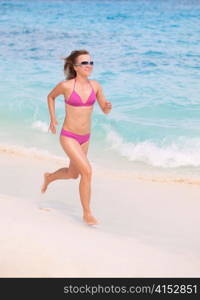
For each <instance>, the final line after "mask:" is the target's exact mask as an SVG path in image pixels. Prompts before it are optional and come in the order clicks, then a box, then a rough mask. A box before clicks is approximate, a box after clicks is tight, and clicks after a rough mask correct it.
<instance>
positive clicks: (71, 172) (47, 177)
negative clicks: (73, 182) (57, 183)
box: [41, 161, 79, 193]
mask: <svg viewBox="0 0 200 300" xmlns="http://www.w3.org/2000/svg"><path fill="white" fill-rule="evenodd" d="M78 176H79V172H78V170H77V168H76V166H75V164H74V163H73V162H72V161H70V164H69V167H68V168H61V169H58V170H57V171H55V172H53V173H45V174H44V184H43V185H42V188H41V192H42V193H44V192H45V191H46V189H47V187H48V185H49V183H51V182H52V181H54V180H57V179H77V178H78Z"/></svg>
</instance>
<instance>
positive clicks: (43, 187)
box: [41, 173, 51, 193]
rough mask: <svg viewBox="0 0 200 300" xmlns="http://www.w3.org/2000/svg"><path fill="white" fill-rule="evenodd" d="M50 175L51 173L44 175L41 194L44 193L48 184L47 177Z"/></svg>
mask: <svg viewBox="0 0 200 300" xmlns="http://www.w3.org/2000/svg"><path fill="white" fill-rule="evenodd" d="M50 174H51V173H44V183H43V185H42V188H41V193H44V192H46V189H47V186H48V184H49V180H48V177H49V175H50Z"/></svg>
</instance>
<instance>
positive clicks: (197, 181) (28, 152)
mask: <svg viewBox="0 0 200 300" xmlns="http://www.w3.org/2000/svg"><path fill="white" fill-rule="evenodd" d="M1 154H2V155H4V154H5V155H11V156H12V157H16V158H17V157H21V158H27V159H34V160H36V161H44V162H49V163H50V162H52V161H53V163H56V164H57V165H60V166H63V164H66V163H67V164H68V162H69V158H68V157H67V156H66V157H64V156H63V157H61V156H57V155H52V154H50V153H48V152H47V151H37V150H35V149H34V148H30V149H26V148H23V147H17V146H16V147H13V146H10V147H8V145H5V146H2V145H1V147H0V155H1ZM88 156H89V159H90V161H91V163H92V165H93V166H94V168H95V169H96V171H97V172H98V173H99V174H102V175H104V176H109V177H111V178H113V177H115V178H119V179H122V178H124V179H127V180H129V179H130V180H131V179H132V180H139V181H147V182H148V181H149V182H158V183H159V182H160V183H175V184H188V185H197V186H199V185H200V177H199V178H196V177H194V178H188V177H187V176H184V175H183V174H177V176H173V175H169V171H168V172H166V173H165V171H162V173H161V172H160V173H159V172H157V171H156V172H154V171H152V173H153V172H154V173H155V174H159V175H153V176H150V175H147V172H146V171H144V170H143V171H142V170H141V171H140V172H138V173H139V174H135V173H134V171H130V170H126V169H125V170H122V169H121V168H120V170H119V171H118V170H117V169H112V168H109V167H108V168H106V167H105V166H103V167H102V166H101V165H99V164H98V163H96V162H94V161H93V159H91V158H90V154H89V155H88ZM138 170H139V169H138ZM148 173H150V171H148ZM172 173H173V172H172ZM161 174H162V175H161Z"/></svg>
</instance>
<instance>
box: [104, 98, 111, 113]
mask: <svg viewBox="0 0 200 300" xmlns="http://www.w3.org/2000/svg"><path fill="white" fill-rule="evenodd" d="M111 109H112V103H111V102H109V101H106V103H105V106H104V109H103V111H104V113H105V114H108V113H109V112H110V111H111Z"/></svg>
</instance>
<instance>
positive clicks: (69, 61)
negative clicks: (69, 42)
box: [64, 50, 89, 79]
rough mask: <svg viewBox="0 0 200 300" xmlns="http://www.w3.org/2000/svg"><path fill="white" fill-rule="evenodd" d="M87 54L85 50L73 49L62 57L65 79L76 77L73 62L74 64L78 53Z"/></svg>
mask: <svg viewBox="0 0 200 300" xmlns="http://www.w3.org/2000/svg"><path fill="white" fill-rule="evenodd" d="M82 54H89V52H88V51H87V50H74V51H72V52H71V53H70V55H68V56H67V57H64V61H65V63H64V74H65V75H66V79H72V78H75V77H76V71H75V70H74V66H73V65H74V64H76V59H77V57H78V56H79V55H82Z"/></svg>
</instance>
